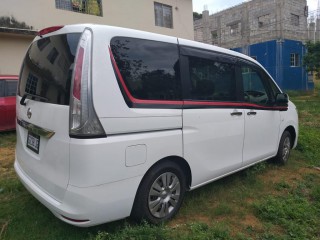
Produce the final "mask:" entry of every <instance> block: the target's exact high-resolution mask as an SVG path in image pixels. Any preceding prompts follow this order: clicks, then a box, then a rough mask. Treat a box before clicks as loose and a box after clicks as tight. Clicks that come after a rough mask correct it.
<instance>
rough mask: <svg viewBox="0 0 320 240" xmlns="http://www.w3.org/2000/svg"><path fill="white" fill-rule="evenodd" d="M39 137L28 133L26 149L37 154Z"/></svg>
mask: <svg viewBox="0 0 320 240" xmlns="http://www.w3.org/2000/svg"><path fill="white" fill-rule="evenodd" d="M39 147H40V136H39V135H37V134H34V133H32V132H28V138H27V148H29V149H30V150H32V151H34V152H35V153H38V154H39Z"/></svg>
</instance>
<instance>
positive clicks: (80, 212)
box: [14, 161, 142, 227]
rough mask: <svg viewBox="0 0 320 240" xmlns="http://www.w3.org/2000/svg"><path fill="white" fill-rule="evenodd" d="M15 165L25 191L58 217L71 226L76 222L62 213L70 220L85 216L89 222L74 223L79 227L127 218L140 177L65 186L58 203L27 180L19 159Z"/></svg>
mask: <svg viewBox="0 0 320 240" xmlns="http://www.w3.org/2000/svg"><path fill="white" fill-rule="evenodd" d="M14 168H15V171H16V173H17V175H18V177H19V178H20V180H21V182H22V183H23V185H24V186H25V187H26V188H27V189H28V191H29V192H30V193H31V194H32V195H33V196H34V197H35V198H37V199H38V200H39V201H40V202H41V203H42V204H43V205H44V206H46V207H47V208H48V209H49V210H50V211H51V212H52V213H53V214H54V215H55V216H56V217H57V218H59V219H61V220H62V221H65V222H67V223H69V224H73V225H75V222H72V221H70V220H67V219H66V218H64V217H63V216H68V217H69V218H72V219H88V221H85V222H78V223H76V225H77V226H79V227H90V226H93V225H97V224H101V223H103V222H106V221H115V220H117V219H122V218H125V217H127V216H128V214H130V211H131V209H132V204H133V201H134V197H135V194H136V189H137V188H138V186H139V183H140V181H141V178H142V177H135V178H128V179H125V180H123V181H118V182H113V183H110V184H103V185H99V186H95V187H90V188H78V187H74V186H71V185H68V188H67V189H66V193H65V196H64V199H63V201H62V202H58V201H56V200H55V199H54V198H52V197H51V196H50V195H48V194H47V193H45V192H44V191H43V189H42V188H40V187H39V186H38V185H36V184H35V183H34V182H33V181H31V180H30V179H29V177H28V175H27V174H26V173H24V172H23V170H22V169H21V166H20V165H19V162H18V161H16V162H15V164H14ZM111 196H112V197H111ZM80 199H81V200H80Z"/></svg>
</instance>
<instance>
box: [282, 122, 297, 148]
mask: <svg viewBox="0 0 320 240" xmlns="http://www.w3.org/2000/svg"><path fill="white" fill-rule="evenodd" d="M285 131H288V132H289V133H290V135H291V137H292V141H291V148H293V146H294V143H295V141H296V137H297V133H296V130H295V128H294V127H293V126H288V127H286V128H285V129H284V131H283V132H285Z"/></svg>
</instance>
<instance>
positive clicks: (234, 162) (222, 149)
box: [183, 109, 244, 187]
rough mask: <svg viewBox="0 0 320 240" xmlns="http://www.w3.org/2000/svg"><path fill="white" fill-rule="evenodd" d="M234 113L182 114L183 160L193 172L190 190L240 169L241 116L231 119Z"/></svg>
mask: <svg viewBox="0 0 320 240" xmlns="http://www.w3.org/2000/svg"><path fill="white" fill-rule="evenodd" d="M233 111H234V109H185V110H184V111H183V140H184V157H185V159H186V160H187V161H188V162H189V164H190V167H191V169H192V176H193V177H192V184H191V187H193V186H196V185H199V184H201V183H203V182H206V181H209V180H211V179H213V178H216V177H218V176H220V175H223V174H226V173H228V172H231V171H233V170H235V169H237V168H240V167H241V165H242V148H243V138H244V116H243V114H242V115H241V116H231V113H232V112H233ZM237 111H239V112H241V110H237Z"/></svg>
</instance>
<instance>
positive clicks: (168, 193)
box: [131, 161, 186, 224]
mask: <svg viewBox="0 0 320 240" xmlns="http://www.w3.org/2000/svg"><path fill="white" fill-rule="evenodd" d="M185 192H186V177H185V175H184V173H183V171H182V169H181V168H180V166H179V165H177V164H176V163H174V162H170V161H168V162H164V163H160V164H159V165H156V166H154V167H153V168H151V169H150V170H149V171H148V173H147V174H146V175H145V177H144V178H143V180H142V182H141V184H140V186H139V189H138V191H137V195H136V198H135V201H134V204H133V208H132V211H131V217H132V218H133V219H134V220H136V221H142V220H146V221H148V222H149V223H152V224H159V223H162V222H164V221H166V220H168V219H170V218H172V217H173V216H174V215H175V214H176V213H177V212H178V211H179V209H180V207H181V204H182V201H183V198H184V195H185Z"/></svg>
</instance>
